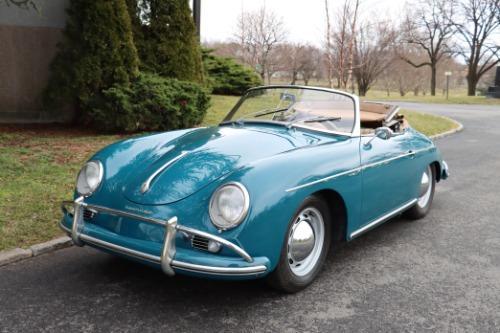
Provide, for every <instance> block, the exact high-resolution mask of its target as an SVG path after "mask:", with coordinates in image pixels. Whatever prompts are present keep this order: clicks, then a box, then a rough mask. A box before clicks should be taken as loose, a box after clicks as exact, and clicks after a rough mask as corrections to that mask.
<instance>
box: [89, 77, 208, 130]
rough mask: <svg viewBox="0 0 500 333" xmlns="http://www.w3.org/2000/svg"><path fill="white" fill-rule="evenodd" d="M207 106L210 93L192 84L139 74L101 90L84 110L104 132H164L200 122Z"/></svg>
mask: <svg viewBox="0 0 500 333" xmlns="http://www.w3.org/2000/svg"><path fill="white" fill-rule="evenodd" d="M209 106H210V95H209V94H208V92H207V91H206V90H205V89H203V88H202V87H201V86H200V85H198V84H196V83H192V82H185V81H179V80H176V79H170V78H164V77H161V76H158V75H155V74H148V73H142V74H140V75H139V77H138V78H137V80H135V81H134V82H132V84H131V85H130V86H124V85H115V86H113V87H111V88H109V89H107V90H104V91H103V94H102V95H100V96H98V97H97V98H95V99H93V100H92V101H91V102H90V103H89V104H88V109H89V111H88V112H89V115H90V118H91V119H92V120H93V123H94V124H95V126H96V127H97V128H100V129H101V130H104V131H111V132H119V131H120V132H123V131H125V132H136V131H166V130H173V129H179V128H186V127H193V126H195V125H197V124H199V123H201V121H202V120H203V118H204V117H205V114H206V112H207V109H208V107H209Z"/></svg>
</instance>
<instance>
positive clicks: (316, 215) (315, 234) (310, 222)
mask: <svg viewBox="0 0 500 333" xmlns="http://www.w3.org/2000/svg"><path fill="white" fill-rule="evenodd" d="M324 240H325V226H324V222H323V216H322V215H321V213H320V212H319V210H317V209H316V208H313V207H308V208H305V209H304V210H302V211H301V212H300V213H299V215H298V216H297V218H296V219H295V221H294V223H293V225H292V227H291V228H290V233H289V235H288V248H287V250H288V265H289V267H290V269H291V271H292V272H293V273H294V274H295V275H298V276H304V275H307V274H309V273H310V272H311V271H312V270H313V269H314V268H315V267H316V263H317V262H318V259H319V257H320V255H321V250H322V249H323V242H324Z"/></svg>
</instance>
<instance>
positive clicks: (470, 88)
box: [467, 73, 478, 96]
mask: <svg viewBox="0 0 500 333" xmlns="http://www.w3.org/2000/svg"><path fill="white" fill-rule="evenodd" d="M477 81H478V80H477V78H476V77H475V76H474V75H470V73H469V75H467V96H476V88H477Z"/></svg>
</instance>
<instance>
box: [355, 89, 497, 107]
mask: <svg viewBox="0 0 500 333" xmlns="http://www.w3.org/2000/svg"><path fill="white" fill-rule="evenodd" d="M362 99H364V100H376V101H404V102H417V103H436V104H482V105H498V106H499V107H500V99H499V98H486V97H484V96H467V94H466V92H465V91H462V90H452V91H450V95H449V99H446V96H445V95H443V94H442V93H441V92H439V93H438V94H437V95H436V96H430V95H426V96H422V95H419V96H414V95H413V93H411V92H410V93H407V94H406V95H405V96H401V95H400V94H398V93H396V92H391V94H390V96H387V93H386V92H385V91H377V90H369V91H368V93H367V95H366V97H363V98H362Z"/></svg>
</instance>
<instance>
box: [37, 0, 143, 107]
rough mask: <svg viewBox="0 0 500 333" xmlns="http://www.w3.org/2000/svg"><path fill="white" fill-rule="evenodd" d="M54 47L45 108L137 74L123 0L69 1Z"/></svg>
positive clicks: (95, 93)
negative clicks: (65, 16) (62, 30)
mask: <svg viewBox="0 0 500 333" xmlns="http://www.w3.org/2000/svg"><path fill="white" fill-rule="evenodd" d="M58 47H59V52H58V54H57V55H56V57H55V59H54V61H53V63H52V65H51V77H50V80H49V84H48V87H47V88H46V90H45V94H44V101H45V104H46V107H47V108H54V107H58V106H59V107H60V106H61V105H62V104H64V103H76V106H77V108H79V109H85V108H86V104H87V103H89V102H90V101H91V100H93V99H96V98H97V99H98V98H99V96H100V95H101V94H102V91H103V90H105V89H108V88H110V87H112V86H113V85H117V84H118V85H124V86H127V85H129V84H130V82H131V81H132V80H133V79H134V78H135V77H137V75H138V64H139V59H138V56H137V50H136V48H135V46H134V41H133V35H132V30H131V22H130V16H129V13H128V10H127V5H126V3H125V0H99V1H88V0H72V1H71V3H70V7H69V9H68V19H67V23H66V28H65V30H64V37H63V41H62V42H61V43H60V44H59V45H58Z"/></svg>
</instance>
